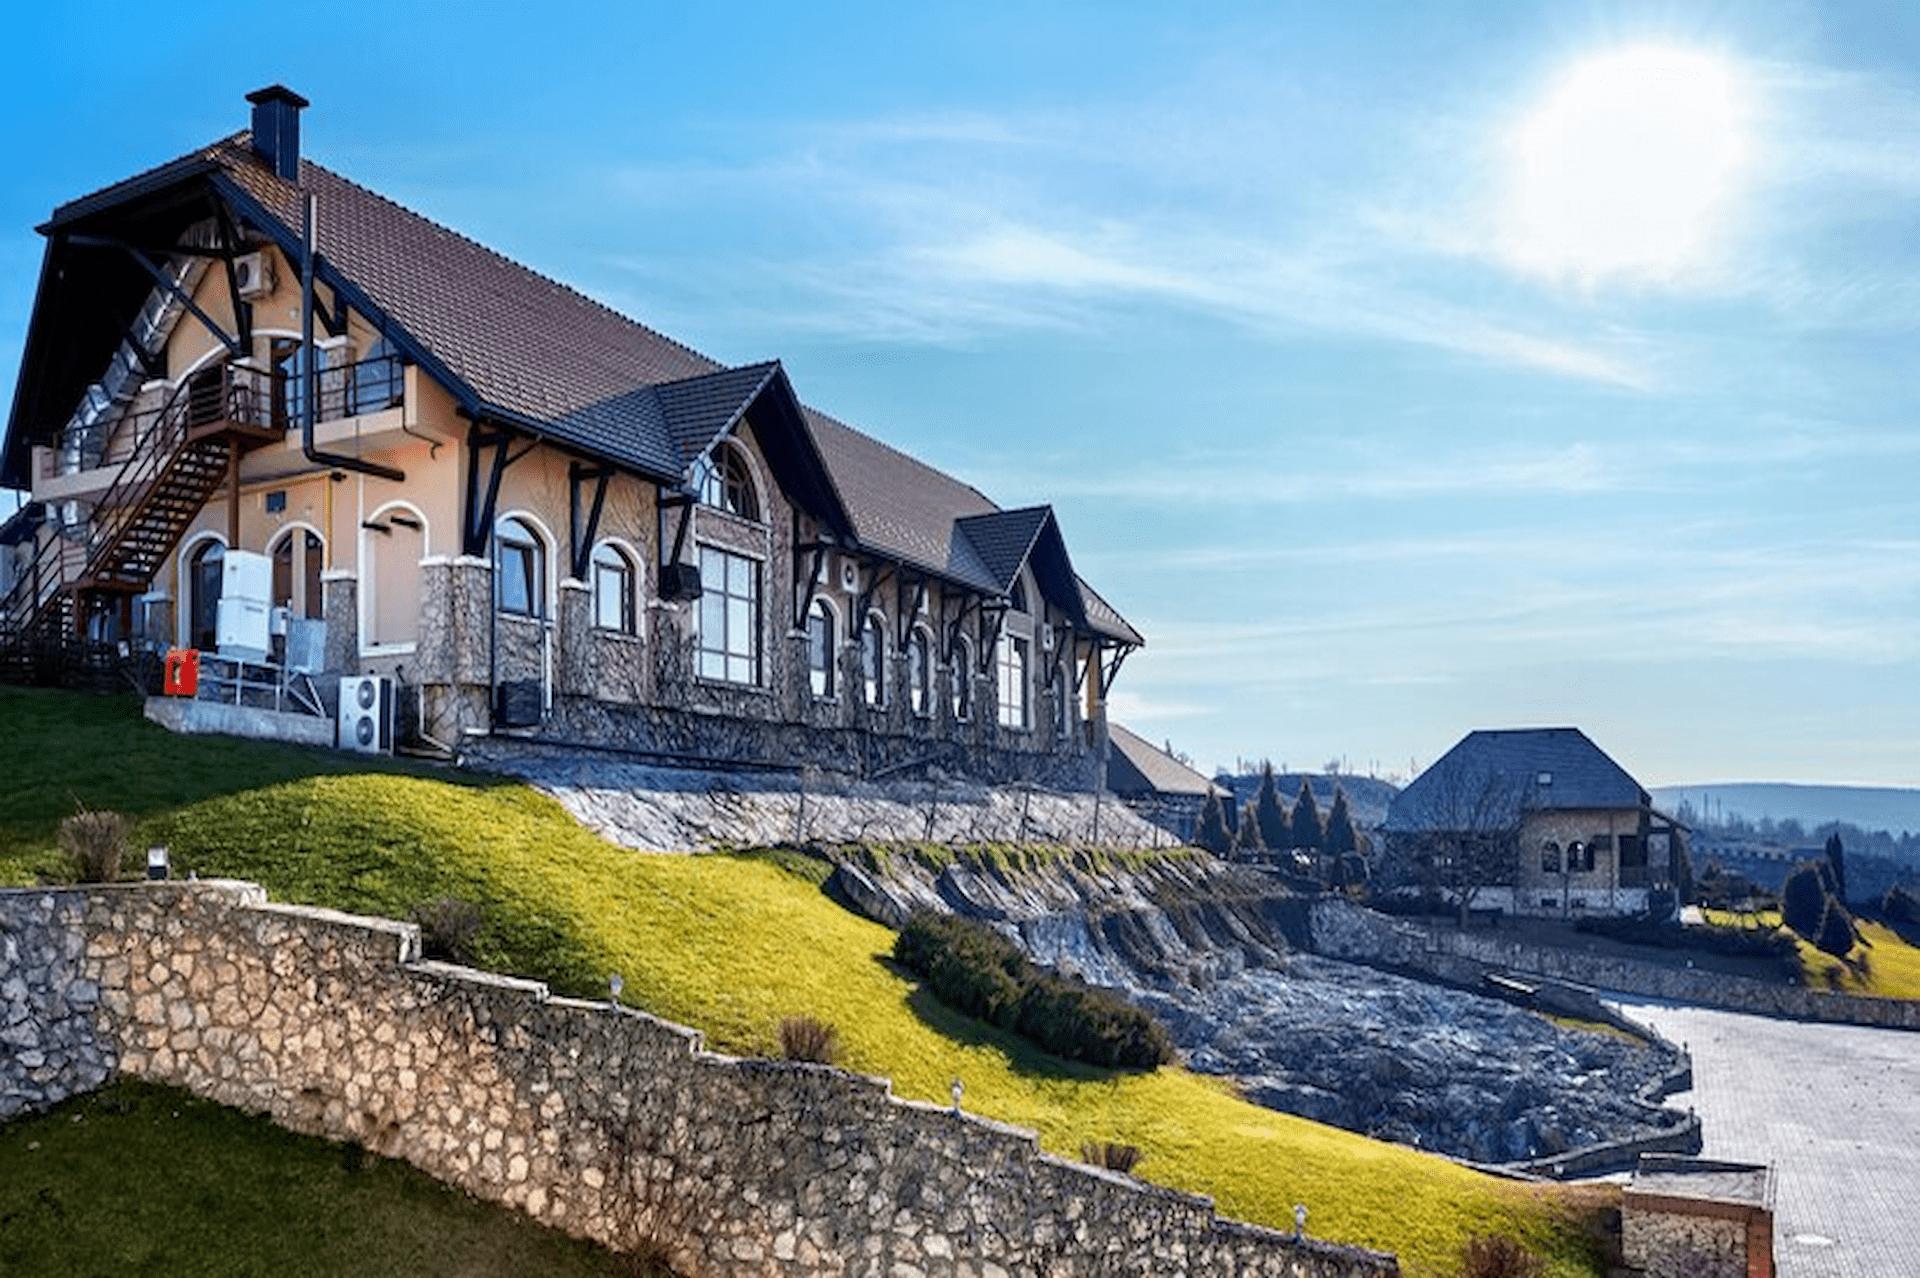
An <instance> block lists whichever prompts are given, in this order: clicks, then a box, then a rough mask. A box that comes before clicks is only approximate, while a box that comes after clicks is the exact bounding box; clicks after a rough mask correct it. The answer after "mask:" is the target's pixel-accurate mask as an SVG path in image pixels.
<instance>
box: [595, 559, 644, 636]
mask: <svg viewBox="0 0 1920 1278" xmlns="http://www.w3.org/2000/svg"><path fill="white" fill-rule="evenodd" d="M593 624H594V625H595V626H598V627H599V628H600V629H602V630H612V631H617V632H618V633H620V634H623V635H630V634H635V633H637V632H638V626H637V618H636V615H635V609H634V571H633V561H632V560H631V559H629V558H627V555H626V552H625V551H623V550H621V549H620V548H619V547H617V546H615V545H613V544H612V543H611V542H605V541H603V542H601V543H600V544H599V545H598V546H595V547H594V548H593Z"/></svg>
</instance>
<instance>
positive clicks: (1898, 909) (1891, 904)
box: [1880, 883, 1920, 923]
mask: <svg viewBox="0 0 1920 1278" xmlns="http://www.w3.org/2000/svg"><path fill="white" fill-rule="evenodd" d="M1880 912H1881V913H1882V914H1884V915H1886V917H1887V922H1889V923H1920V896H1915V895H1914V894H1913V893H1912V892H1909V891H1908V890H1907V889H1906V888H1903V887H1901V886H1900V885H1899V884H1897V883H1896V884H1894V885H1893V886H1892V887H1890V888H1888V889H1887V895H1886V897H1885V899H1883V900H1882V901H1881V902H1880Z"/></svg>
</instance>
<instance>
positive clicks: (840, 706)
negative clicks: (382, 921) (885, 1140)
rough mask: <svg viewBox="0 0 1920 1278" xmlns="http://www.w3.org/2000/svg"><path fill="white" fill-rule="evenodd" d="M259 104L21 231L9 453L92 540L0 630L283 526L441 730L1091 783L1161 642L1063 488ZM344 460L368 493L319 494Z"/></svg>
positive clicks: (190, 626)
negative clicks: (1109, 723)
mask: <svg viewBox="0 0 1920 1278" xmlns="http://www.w3.org/2000/svg"><path fill="white" fill-rule="evenodd" d="M249 102H250V103H251V104H252V110H253V113H254V115H253V122H252V123H253V127H251V128H250V129H247V130H244V131H241V132H238V133H235V134H232V135H230V136H227V137H224V138H221V139H219V140H217V141H215V142H212V143H210V144H208V145H206V146H203V147H200V148H198V149H196V150H194V151H191V152H189V153H187V154H186V155H183V156H181V157H179V158H178V159H176V160H173V161H171V162H169V163H166V164H163V165H160V166H158V167H156V168H154V169H150V170H148V171H146V172H144V173H141V174H138V175H136V176H134V177H132V178H128V179H126V180H124V181H121V182H117V183H114V184H112V185H110V186H107V187H105V188H103V189H101V190H99V191H96V192H94V193H93V194H91V195H88V196H85V197H82V198H80V199H77V200H73V201H70V202H68V203H66V204H63V205H61V206H60V207H59V208H56V209H55V210H54V212H53V214H52V216H51V217H50V218H49V219H48V221H47V222H46V223H45V224H44V225H42V226H41V227H40V228H39V229H40V231H41V232H42V234H43V235H44V236H45V237H46V250H45V258H44V262H43V268H42V273H41V283H40V287H39V290H38V293H37V295H36V297H35V299H34V306H33V313H32V320H31V323H30V325H29V329H28V333H27V338H26V342H25V349H24V352H23V357H22V361H21V370H20V376H19V379H18V381H17V384H16V389H15V395H14V401H13V405H12V411H11V415H10V417H9V419H8V424H7V433H6V439H5V444H4V448H3V449H0V483H6V484H10V485H15V486H19V487H24V488H29V489H31V490H33V492H34V495H35V496H36V497H39V498H46V499H49V500H57V501H60V502H62V503H64V505H63V509H65V508H71V509H73V510H75V511H77V512H78V517H79V518H81V519H82V520H83V521H84V522H87V523H89V524H90V525H91V526H92V530H93V531H92V532H91V533H90V535H89V538H88V540H87V541H86V542H85V543H84V544H85V545H87V546H88V547H89V549H88V550H87V551H86V553H85V554H84V555H80V556H79V557H78V559H77V560H76V555H75V552H74V551H73V549H72V545H71V544H70V545H69V547H68V548H67V549H65V550H58V549H57V548H55V547H54V546H53V545H52V543H51V541H49V540H46V539H40V540H38V541H36V544H35V547H34V554H35V555H36V556H38V559H37V562H38V563H39V564H40V566H41V567H42V568H43V569H45V568H49V567H53V566H57V567H58V568H59V572H58V573H57V574H54V575H52V577H51V578H49V576H48V574H46V573H44V572H43V573H42V574H40V576H39V577H36V580H45V579H51V580H53V582H54V584H53V586H52V587H51V588H50V589H45V590H42V589H40V588H39V587H35V588H34V589H32V590H29V591H26V592H24V593H22V592H18V591H10V592H8V593H7V596H6V597H5V598H4V599H0V644H5V643H6V642H9V641H10V640H9V636H15V637H17V636H19V635H22V634H24V633H26V632H27V631H29V630H35V631H38V632H43V633H46V634H49V635H53V636H59V635H62V634H80V633H83V632H84V633H88V634H93V635H98V636H106V635H112V634H119V635H123V636H124V635H127V634H147V635H162V636H165V635H169V634H170V635H171V637H172V641H173V642H175V643H178V644H180V645H182V646H198V647H209V646H212V644H213V642H214V639H215V633H214V632H215V625H214V618H215V614H216V612H217V605H218V600H217V598H215V597H213V593H212V592H213V591H214V589H215V588H214V586H213V585H212V584H210V583H212V581H213V580H214V576H215V575H214V574H210V573H209V572H207V571H205V570H204V567H205V564H206V562H208V561H206V560H205V558H204V557H205V555H206V554H207V547H208V545H209V544H210V543H217V545H218V548H220V549H223V550H224V551H226V552H228V553H232V552H242V553H250V554H251V553H257V554H262V555H267V556H278V557H279V559H280V561H281V562H282V563H284V562H285V561H286V560H287V558H288V557H289V555H291V556H292V557H293V559H294V560H295V563H294V564H293V565H291V566H290V567H288V568H287V569H285V570H284V571H281V573H280V575H279V577H277V578H276V580H278V581H280V582H281V583H282V584H281V586H279V587H277V589H281V590H283V591H285V592H286V594H287V596H288V597H287V598H285V599H283V600H280V601H278V602H280V603H281V604H282V605H283V606H287V607H289V608H290V609H292V610H293V611H294V612H296V613H297V614H304V615H305V616H306V617H308V618H309V619H313V620H319V621H324V622H325V623H326V625H327V627H328V630H329V644H330V648H329V651H330V654H331V656H330V659H329V668H330V669H332V670H334V671H336V672H346V671H349V670H351V671H373V672H375V673H380V674H391V676H392V677H393V678H395V679H399V680H403V681H404V682H406V683H407V684H408V685H410V686H417V687H418V689H419V690H420V697H419V702H420V704H421V706H422V707H424V710H423V715H424V719H423V724H422V727H421V732H422V733H423V734H424V736H425V737H426V738H428V739H432V740H439V741H447V740H452V739H458V738H459V737H461V736H471V735H473V734H475V733H479V734H482V735H497V734H498V733H499V731H501V730H502V729H504V728H507V727H509V726H512V727H514V728H515V729H516V730H521V731H528V730H537V731H541V732H545V733H548V734H554V733H556V732H558V733H560V734H561V735H563V736H569V735H570V736H575V737H578V738H580V739H582V740H587V739H589V738H591V739H593V740H595V741H596V743H598V744H607V745H615V746H618V747H620V748H628V749H634V750H637V751H641V752H655V753H662V754H672V755H674V756H676V757H681V756H684V757H690V758H703V759H714V758H718V759H719V761H727V759H728V758H730V757H732V756H739V757H741V758H742V759H743V761H766V762H773V761H792V760H798V759H804V758H808V757H814V756H817V757H820V758H824V759H828V760H830V761H831V762H832V763H833V764H834V765H835V766H843V767H847V768H851V769H854V770H864V769H868V768H899V767H901V766H904V765H912V764H916V763H917V762H920V761H923V760H924V761H925V762H927V763H928V764H929V766H931V764H932V763H934V762H937V761H939V760H940V758H941V757H944V764H945V766H950V767H951V766H958V767H961V768H962V769H963V770H971V771H975V772H980V773H984V774H1004V775H1009V776H1015V775H1017V776H1020V777H1022V778H1029V779H1037V778H1043V777H1054V776H1065V775H1071V776H1072V777H1074V778H1076V779H1077V781H1078V783H1082V784H1091V783H1093V781H1094V779H1095V778H1096V776H1097V774H1098V769H1099V762H1098V760H1099V758H1100V757H1101V756H1102V755H1103V753H1104V748H1105V745H1104V742H1105V735H1104V732H1105V730H1104V722H1103V721H1104V705H1105V696H1106V693H1107V691H1108V686H1109V685H1110V684H1111V682H1112V679H1113V678H1114V676H1115V675H1116V674H1117V672H1118V670H1119V667H1120V664H1121V659H1122V658H1123V657H1124V655H1125V653H1126V652H1127V651H1130V650H1131V649H1133V648H1136V647H1138V646H1140V645H1141V644H1142V643H1143V642H1144V640H1143V638H1142V637H1141V635H1140V633H1139V632H1138V631H1137V630H1136V629H1134V627H1132V626H1131V625H1129V624H1128V623H1127V621H1126V619H1125V618H1124V617H1122V616H1121V615H1120V613H1119V612H1118V611H1117V610H1116V609H1115V608H1114V607H1113V606H1112V605H1111V604H1110V603H1109V602H1108V601H1107V600H1105V599H1104V598H1103V597H1102V596H1101V595H1100V594H1099V593H1098V592H1097V591H1095V590H1094V588H1093V587H1092V586H1091V585H1089V584H1088V583H1087V582H1086V581H1084V580H1083V579H1082V578H1081V577H1080V576H1079V575H1078V573H1077V572H1076V571H1075V569H1074V567H1073V564H1072V561H1071V558H1070V556H1069V554H1068V551H1067V545H1066V541H1065V538H1064V536H1063V535H1062V531H1061V528H1060V523H1059V520H1058V518H1057V516H1056V515H1055V513H1054V511H1053V510H1052V509H1051V507H1048V506H1034V507H1028V508H1024V509H1018V510H1003V509H1001V508H1000V507H999V506H998V505H996V504H995V503H994V502H993V501H992V500H991V499H990V498H988V497H987V496H986V495H985V494H983V493H981V492H980V491H979V490H978V489H976V488H974V487H973V486H971V485H969V484H967V483H965V482H964V481H962V480H960V479H957V478H955V477H953V476H951V475H948V474H946V473H944V472H942V471H940V470H938V469H936V468H934V467H932V466H929V465H927V464H926V463H924V462H921V461H919V460H918V459H916V458H913V457H910V456H908V455H907V454H906V453H904V452H901V451H900V450H898V449H896V448H893V447H891V446H889V445H887V444H884V443H882V442H880V441H879V440H877V439H875V438H873V437H872V436H870V435H867V434H864V433H862V432H861V431H858V430H856V429H854V428H853V427H851V426H848V425H846V424H844V423H843V422H840V421H838V420H836V419H835V418H833V417H831V416H829V415H828V414H826V413H823V412H821V411H819V410H817V409H815V408H812V407H810V406H807V405H805V404H804V403H803V402H802V401H801V399H800V398H799V397H798V395H797V393H796V391H795V389H794V387H793V385H792V384H791V382H790V380H789V376H788V370H787V369H785V368H784V367H783V366H782V365H781V364H780V363H779V362H778V361H777V360H760V361H757V362H751V363H742V364H735V365H728V364H725V363H722V362H721V361H718V360H714V359H712V358H710V357H708V356H706V355H704V354H702V353H700V352H698V351H695V350H693V349H691V348H690V347H688V346H686V345H684V344H682V343H680V342H676V341H674V340H673V339H671V338H669V337H667V336H665V335H663V334H661V333H660V332H658V331H657V330H655V329H652V328H650V327H648V326H646V325H645V324H642V323H640V322H638V321H636V320H633V319H630V318H628V317H627V316H624V315H622V314H620V313H619V312H617V311H615V310H613V309H612V308H610V307H608V306H605V305H603V304H601V303H599V302H597V301H594V300H593V299H592V298H589V297H587V296H585V295H584V294H582V293H580V292H579V291H577V290H575V289H573V288H570V287H568V286H566V285H564V284H562V283H559V282H558V281H555V280H553V279H550V278H548V277H546V276H544V275H541V274H539V273H538V272H536V271H533V270H531V269H529V268H527V267H525V266H523V265H521V264H519V263H517V262H514V261H513V260H511V259H509V258H507V257H505V256H503V255H501V254H499V253H497V252H494V251H493V250H491V249H489V248H487V247H485V246H484V245H481V244H479V243H477V242H475V241H474V240H472V239H469V238H468V237H466V236H464V235H461V234H459V233H458V232H456V231H453V230H451V229H449V228H448V227H446V226H444V225H442V224H440V223H438V222H436V221H433V220H432V219H430V218H428V217H425V216H422V215H421V214H419V213H416V212H414V211H413V210H411V209H408V208H406V207H404V206H402V205H400V204H398V203H396V202H395V201H393V200H391V199H389V198H387V197H386V196H383V195H380V194H378V193H377V192H374V191H372V190H369V189H368V188H366V187H364V186H362V185H360V184H358V183H356V182H354V181H353V180H351V179H350V178H348V177H345V176H343V175H341V174H340V173H337V172H335V171H334V170H332V169H330V168H327V167H325V166H324V165H321V164H319V163H317V162H315V161H314V160H312V159H310V158H308V157H306V156H304V155H302V154H300V148H299V132H300V129H299V125H300V120H301V113H302V110H303V109H304V108H305V107H306V106H307V103H306V101H305V99H303V98H301V97H300V96H299V95H297V94H294V93H292V92H291V91H289V90H286V89H284V88H282V87H280V86H272V87H270V88H267V89H263V90H260V91H259V92H257V93H255V94H252V95H249ZM310 211H311V215H312V217H311V221H312V231H311V233H312V243H313V252H312V253H311V255H309V254H308V252H307V251H306V248H305V244H306V238H305V237H306V234H307V224H308V217H309V212H310ZM309 279H310V280H311V285H310V286H308V284H307V281H308V280H309ZM309 333H310V334H311V339H309V336H308V334H309ZM309 340H312V342H313V344H314V346H315V348H316V350H315V352H314V353H313V354H312V356H311V358H309V357H308V356H307V355H305V354H303V353H302V351H303V349H304V345H305V343H306V342H307V341H309ZM308 367H311V368H312V369H313V370H314V372H313V390H312V393H311V394H310V395H309V394H308V393H307V392H306V391H305V390H304V389H303V388H304V387H305V386H306V384H307V383H306V380H305V379H306V378H307V373H306V371H305V369H306V368H308ZM308 401H311V405H312V408H311V412H309V411H308V408H307V402H308ZM242 416H244V417H245V420H240V417H242ZM189 417H191V418H192V420H191V421H188V420H186V419H187V418H189ZM203 418H204V419H205V420H202V419H203ZM156 424H158V425H161V426H164V427H166V429H164V430H156V429H155V426H156ZM155 440H158V441H160V442H159V443H158V444H156V443H154V442H153V441H155ZM163 449H171V450H174V451H172V452H166V453H164V455H163V453H162V452H161V451H156V450H163ZM423 450H424V451H423ZM189 452H191V453H192V454H193V455H192V456H191V457H186V454H187V453H189ZM183 458H184V459H185V460H184V461H183ZM355 472H357V475H356V484H357V487H356V488H355V489H354V490H353V493H354V504H353V505H352V507H350V508H348V507H346V504H345V503H343V502H341V501H337V500H333V499H332V498H328V497H327V496H326V491H327V489H328V486H329V485H330V484H338V483H339V482H340V479H341V478H344V477H345V476H346V475H347V474H354V473H355ZM141 474H146V475H148V476H151V475H152V474H165V475H168V476H173V477H174V478H171V479H169V480H168V483H169V484H170V485H172V487H173V488H175V489H178V491H168V492H165V493H156V492H155V491H154V488H153V485H152V484H151V483H148V482H145V481H142V482H138V483H137V482H134V479H135V477H136V476H138V475H141ZM336 476H337V477H339V478H334V477H336ZM250 490H253V492H257V493H259V494H263V496H262V497H260V498H259V499H255V498H254V496H253V495H252V493H250ZM338 495H339V493H337V492H336V493H335V496H338ZM263 514H264V515H266V516H269V517H267V518H262V517H261V516H262V515H263ZM296 525H297V527H296ZM502 528H505V536H506V541H505V542H504V543H499V544H496V538H497V537H498V536H499V535H500V533H501V530H502ZM73 544H80V543H73ZM502 546H504V551H503V550H502ZM495 572H501V573H502V574H503V575H501V576H500V577H499V578H498V579H492V578H491V576H490V575H491V574H493V573H495ZM489 580H491V581H492V584H491V585H489V584H488V582H489ZM476 590H478V591H480V592H481V593H480V596H479V599H480V600H481V602H480V603H479V604H478V605H477V607H478V611H479V613H480V614H481V615H483V616H484V615H485V614H486V613H487V607H486V605H485V603H484V599H485V598H486V597H487V595H489V594H491V595H493V596H495V598H496V604H495V607H494V609H493V611H494V612H495V613H498V614H502V615H508V616H511V617H512V618H513V620H512V621H510V623H509V624H508V625H507V626H506V627H505V628H504V629H502V628H501V627H499V626H491V625H475V624H474V623H473V621H472V620H471V617H472V615H473V613H474V611H475V608H476V604H475V602H474V599H475V596H474V591H476ZM699 598H704V599H705V600H706V602H696V600H697V599H699ZM1021 600H1024V601H1025V604H1026V606H1025V608H1024V609H1023V608H1021V607H1019V606H1017V605H1018V602H1019V601H1021ZM162 612H163V613H165V614H166V615H164V616H147V615H144V614H147V613H162ZM575 612H578V613H580V616H579V618H578V619H577V624H570V621H569V614H571V613H575ZM136 613H139V614H142V615H136ZM523 621H524V622H528V623H532V625H531V626H523V625H522V624H521V623H522V622H523ZM483 635H484V636H486V637H485V638H484V639H483V638H482V637H481V636H483ZM475 645H484V648H485V651H479V650H477V649H476V647H475ZM529 681H532V682H533V683H535V684H537V687H536V688H535V689H534V691H533V693H532V694H528V693H526V692H525V691H524V690H523V691H520V692H514V691H513V690H514V689H515V688H522V687H523V686H524V685H526V684H528V683H529ZM510 693H511V694H512V695H509V694H510ZM503 706H511V707H512V710H511V713H507V712H505V711H503V710H502V707H503ZM615 706H617V707H620V708H621V709H620V711H619V712H618V713H615V712H614V711H613V710H612V709H610V708H609V707H615ZM507 719H511V720H513V723H512V724H509V723H507V722H506V720H507ZM722 720H748V721H753V722H754V723H757V724H760V725H762V729H763V730H756V731H752V732H743V731H740V730H738V729H731V728H730V729H724V730H723V729H721V728H719V727H716V724H718V723H719V722H720V721H722ZM801 729H805V730H804V731H801ZM449 734H451V735H449ZM875 742H884V747H881V746H876V745H875ZM749 743H750V744H749ZM749 756H751V759H749V758H748V757H749Z"/></svg>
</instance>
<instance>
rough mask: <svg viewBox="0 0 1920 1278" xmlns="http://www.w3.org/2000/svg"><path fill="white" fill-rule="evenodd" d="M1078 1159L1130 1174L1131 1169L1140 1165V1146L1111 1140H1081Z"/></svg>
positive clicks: (1131, 1173) (1109, 1169) (1131, 1172)
mask: <svg viewBox="0 0 1920 1278" xmlns="http://www.w3.org/2000/svg"><path fill="white" fill-rule="evenodd" d="M1080 1161H1081V1162H1083V1163H1091V1164H1092V1165H1093V1166H1095V1167H1104V1168H1106V1169H1107V1170H1108V1171H1117V1172H1120V1173H1122V1174H1123V1175H1127V1176H1131V1175H1133V1169H1134V1168H1135V1167H1138V1166H1139V1165H1140V1147H1139V1146H1138V1145H1122V1144H1120V1143H1119V1142H1118V1141H1111V1140H1089V1141H1083V1142H1081V1145H1080Z"/></svg>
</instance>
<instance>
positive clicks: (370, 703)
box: [334, 675, 394, 754]
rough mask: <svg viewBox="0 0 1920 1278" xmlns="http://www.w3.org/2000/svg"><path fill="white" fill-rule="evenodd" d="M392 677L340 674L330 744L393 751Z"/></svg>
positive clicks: (364, 750) (370, 751) (367, 750)
mask: <svg viewBox="0 0 1920 1278" xmlns="http://www.w3.org/2000/svg"><path fill="white" fill-rule="evenodd" d="M393 718H394V704H393V680H391V679H388V678H386V677H385V676H382V675H342V676H341V677H340V711H339V714H338V715H337V716H336V717H335V719H334V734H335V735H334V744H335V745H337V746H339V747H340V748H341V749H342V750H357V751H359V752H360V753H362V754H391V753H392V752H393Z"/></svg>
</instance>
